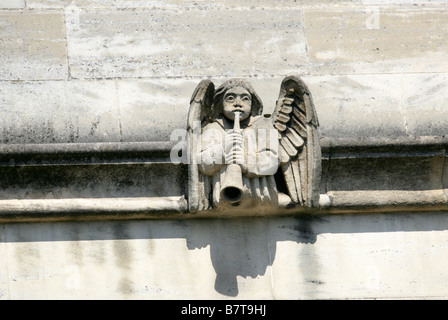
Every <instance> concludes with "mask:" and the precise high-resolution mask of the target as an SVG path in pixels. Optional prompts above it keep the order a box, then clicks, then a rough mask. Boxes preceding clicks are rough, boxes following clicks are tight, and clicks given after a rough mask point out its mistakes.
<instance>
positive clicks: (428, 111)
mask: <svg viewBox="0 0 448 320" xmlns="http://www.w3.org/2000/svg"><path fill="white" fill-rule="evenodd" d="M401 77H402V79H403V94H404V99H405V105H406V127H407V130H408V132H409V134H410V135H412V136H428V135H429V136H432V135H434V136H448V113H447V105H446V104H447V101H448V74H446V73H434V74H431V73H424V74H415V75H407V74H406V75H402V76H401Z"/></svg>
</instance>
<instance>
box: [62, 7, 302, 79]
mask: <svg viewBox="0 0 448 320" xmlns="http://www.w3.org/2000/svg"><path fill="white" fill-rule="evenodd" d="M66 15H67V34H68V35H67V37H68V51H69V60H70V70H71V76H72V77H74V78H108V77H132V78H136V77H184V76H186V75H188V76H190V77H191V76H196V77H206V76H251V75H266V74H267V75H273V74H287V73H290V72H293V71H294V72H297V71H300V70H301V69H302V67H303V66H304V64H305V63H306V48H305V38H304V30H303V19H302V15H301V11H300V10H298V9H297V10H291V9H285V10H282V9H265V10H263V8H261V9H251V10H239V9H226V10H200V9H188V8H182V9H179V10H168V9H159V8H155V9H151V10H146V9H135V10H111V9H102V10H99V9H89V10H81V9H69V10H66ZM186 35H188V36H186Z"/></svg>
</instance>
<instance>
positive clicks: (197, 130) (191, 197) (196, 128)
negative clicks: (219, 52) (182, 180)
mask: <svg viewBox="0 0 448 320" xmlns="http://www.w3.org/2000/svg"><path fill="white" fill-rule="evenodd" d="M214 93H215V85H214V84H213V82H212V81H210V80H202V81H201V82H200V83H199V84H198V85H197V86H196V89H195V90H194V92H193V95H192V96H191V99H190V109H189V111H188V120H187V121H188V123H187V131H188V150H189V155H188V158H189V159H188V160H189V166H188V209H189V211H190V212H195V211H198V210H203V209H207V206H208V205H207V204H206V203H204V202H207V199H206V198H205V193H206V191H205V189H206V183H204V181H203V180H204V179H205V178H204V177H202V176H201V174H200V173H199V169H198V165H197V163H196V158H195V157H196V156H197V155H198V154H199V152H200V150H199V148H200V146H199V143H198V141H199V135H200V134H201V128H202V125H204V123H205V122H207V121H208V119H209V117H210V115H211V112H212V110H211V106H212V103H213V95H214Z"/></svg>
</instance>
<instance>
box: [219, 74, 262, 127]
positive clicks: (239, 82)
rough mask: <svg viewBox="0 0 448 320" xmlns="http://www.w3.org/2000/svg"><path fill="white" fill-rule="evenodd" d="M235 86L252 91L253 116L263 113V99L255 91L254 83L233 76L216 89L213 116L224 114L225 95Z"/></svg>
mask: <svg viewBox="0 0 448 320" xmlns="http://www.w3.org/2000/svg"><path fill="white" fill-rule="evenodd" d="M235 87H243V88H244V89H246V90H247V91H248V92H249V93H250V95H251V98H252V108H251V116H258V115H261V114H262V112H263V103H262V102H261V99H260V97H259V96H258V95H257V93H256V92H255V90H254V88H252V85H251V84H250V83H249V81H247V80H245V79H237V78H233V79H229V80H227V81H226V82H224V83H223V84H222V85H220V86H219V88H218V89H216V91H215V95H214V97H213V106H212V115H211V116H212V118H214V119H216V118H218V117H219V116H220V115H221V114H222V109H223V99H224V95H225V93H226V92H227V91H228V90H229V89H232V88H235Z"/></svg>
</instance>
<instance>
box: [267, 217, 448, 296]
mask: <svg viewBox="0 0 448 320" xmlns="http://www.w3.org/2000/svg"><path fill="white" fill-rule="evenodd" d="M445 223H446V216H445V215H440V214H439V213H427V214H413V215H408V214H397V215H393V214H392V215H365V216H364V215H357V216H355V215H348V216H347V215H337V216H323V217H315V218H308V219H306V218H298V219H293V218H288V219H281V220H275V221H272V222H271V224H270V230H269V238H270V239H279V241H277V252H276V255H275V260H274V263H273V265H272V271H271V274H272V284H273V288H274V289H275V291H274V292H275V293H274V297H275V298H276V299H357V298H362V299H365V298H367V299H372V298H383V299H384V298H386V299H403V298H404V299H420V298H423V299H425V298H428V297H431V298H442V299H443V298H444V297H446V286H445V285H444V284H445V283H446V281H447V279H448V273H447V272H446V266H447V259H446V257H444V253H443V252H444V250H445V246H446V244H447V239H448V238H447V232H446V230H444V227H443V226H444V224H445ZM428 269H431V270H432V272H428V271H427V270H428Z"/></svg>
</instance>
